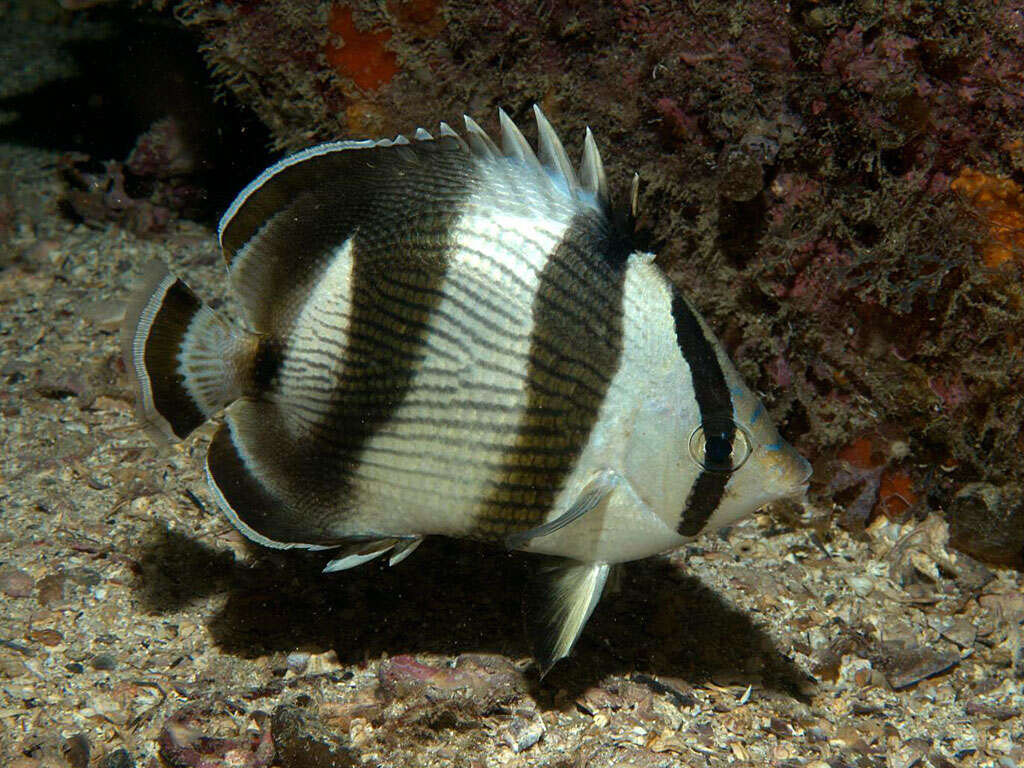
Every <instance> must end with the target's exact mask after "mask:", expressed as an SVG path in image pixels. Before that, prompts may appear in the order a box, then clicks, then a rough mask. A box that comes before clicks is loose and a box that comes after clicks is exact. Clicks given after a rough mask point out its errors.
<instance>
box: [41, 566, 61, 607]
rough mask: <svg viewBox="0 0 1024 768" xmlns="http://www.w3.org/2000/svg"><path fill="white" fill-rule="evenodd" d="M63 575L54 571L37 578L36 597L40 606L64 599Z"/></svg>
mask: <svg viewBox="0 0 1024 768" xmlns="http://www.w3.org/2000/svg"><path fill="white" fill-rule="evenodd" d="M65 580H66V579H65V576H64V574H62V573H54V574H50V575H49V576H44V577H43V578H41V579H40V580H39V584H38V586H39V594H38V596H37V597H36V599H37V600H38V601H39V604H40V605H42V606H47V605H50V603H56V602H58V601H60V600H63V599H64V582H65Z"/></svg>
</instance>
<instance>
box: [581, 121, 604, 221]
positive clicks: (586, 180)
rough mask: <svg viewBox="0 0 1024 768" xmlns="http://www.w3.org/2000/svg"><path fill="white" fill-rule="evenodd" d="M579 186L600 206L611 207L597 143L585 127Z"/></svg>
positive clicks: (588, 128)
mask: <svg viewBox="0 0 1024 768" xmlns="http://www.w3.org/2000/svg"><path fill="white" fill-rule="evenodd" d="M580 185H581V186H582V187H583V189H585V190H586V191H587V192H589V193H590V194H592V195H593V196H594V197H596V198H597V199H598V200H599V201H600V202H601V204H602V205H604V206H610V205H611V200H609V198H608V178H607V177H606V176H605V173H604V164H603V163H602V162H601V154H600V153H599V152H598V151H597V142H596V141H594V134H593V133H591V131H590V127H589V126H588V127H587V134H586V136H585V137H584V138H583V159H582V160H581V161H580Z"/></svg>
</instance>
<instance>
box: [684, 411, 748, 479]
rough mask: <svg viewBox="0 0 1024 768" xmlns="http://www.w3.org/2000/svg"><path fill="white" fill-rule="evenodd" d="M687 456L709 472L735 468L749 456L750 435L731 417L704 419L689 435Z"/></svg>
mask: <svg viewBox="0 0 1024 768" xmlns="http://www.w3.org/2000/svg"><path fill="white" fill-rule="evenodd" d="M690 456H691V457H693V460H694V461H696V462H697V463H698V464H700V465H701V466H702V467H703V468H704V469H706V470H708V471H709V472H735V471H736V470H737V469H739V468H740V467H741V466H743V462H745V461H746V460H747V458H748V457H749V456H750V438H748V437H747V433H746V432H745V431H744V430H743V429H742V428H741V427H740V426H739V425H738V424H737V423H736V422H734V421H733V420H732V419H727V418H712V419H707V420H706V421H705V422H704V423H703V424H701V425H700V426H699V427H697V429H695V430H694V431H693V434H692V435H690Z"/></svg>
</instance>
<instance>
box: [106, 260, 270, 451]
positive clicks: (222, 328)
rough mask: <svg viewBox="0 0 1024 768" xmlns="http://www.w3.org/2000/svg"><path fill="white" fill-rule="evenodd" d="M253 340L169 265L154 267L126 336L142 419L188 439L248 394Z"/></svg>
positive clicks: (132, 307) (130, 312) (132, 304)
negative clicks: (245, 377) (245, 390)
mask: <svg viewBox="0 0 1024 768" xmlns="http://www.w3.org/2000/svg"><path fill="white" fill-rule="evenodd" d="M253 339H255V337H254V336H252V335H251V334H248V333H246V332H245V331H242V330H240V329H238V328H235V327H234V326H232V325H231V324H230V323H229V322H227V321H226V320H224V319H223V318H222V317H220V316H219V315H218V314H217V313H215V312H214V311H213V310H212V309H210V308H209V307H208V306H206V305H205V304H204V303H203V302H202V301H201V300H200V299H199V297H198V296H196V295H195V293H193V292H192V289H191V288H189V287H188V286H187V285H185V283H183V282H182V281H181V280H179V279H178V278H176V277H174V275H172V274H170V273H169V272H168V271H167V268H166V267H164V265H163V264H153V265H150V266H149V267H148V268H147V269H146V271H145V272H144V274H143V277H142V282H141V283H140V284H139V287H138V288H137V290H136V292H135V294H134V295H133V297H132V298H131V300H130V301H129V304H128V309H127V312H126V313H125V319H124V325H123V326H122V329H121V343H122V353H123V355H124V361H125V365H126V366H127V367H128V369H129V370H130V371H131V372H132V374H133V375H134V377H135V403H136V411H137V412H138V415H139V418H140V419H141V420H142V421H143V422H145V423H146V424H147V425H148V426H150V427H152V428H154V429H155V430H157V431H158V432H160V433H162V434H163V435H165V436H167V437H171V438H178V439H182V438H185V437H187V436H188V435H189V433H191V432H192V431H193V430H194V429H195V428H196V427H198V426H200V425H201V424H202V423H203V422H205V421H206V420H207V419H209V418H210V417H211V416H213V415H214V414H215V413H217V412H218V411H220V410H221V409H223V408H224V407H225V406H226V405H228V404H230V403H231V402H233V401H234V400H236V399H237V398H238V397H239V396H240V395H241V394H242V376H241V371H244V370H246V369H247V368H248V366H247V365H246V364H245V360H246V359H247V357H251V356H252V350H253V349H254V348H255V343H254V341H253Z"/></svg>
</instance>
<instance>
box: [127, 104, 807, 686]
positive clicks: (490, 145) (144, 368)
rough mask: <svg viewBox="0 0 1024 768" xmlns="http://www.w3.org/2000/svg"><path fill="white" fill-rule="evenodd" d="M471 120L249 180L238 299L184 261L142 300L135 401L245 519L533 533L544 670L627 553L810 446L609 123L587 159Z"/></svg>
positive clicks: (299, 162)
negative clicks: (705, 302)
mask: <svg viewBox="0 0 1024 768" xmlns="http://www.w3.org/2000/svg"><path fill="white" fill-rule="evenodd" d="M535 113H536V120H537V132H538V135H539V142H538V144H539V146H538V150H537V151H536V152H535V151H534V150H533V149H532V148H531V146H530V145H529V143H528V142H527V141H526V140H525V139H524V137H523V135H522V133H521V132H520V131H519V129H518V128H517V127H516V126H515V125H514V124H513V122H512V121H511V120H510V119H509V117H508V116H507V115H506V114H505V113H504V112H501V113H499V118H500V125H501V140H500V146H499V145H498V144H496V143H495V142H493V141H492V140H491V139H490V138H489V137H488V135H487V134H486V133H485V132H484V131H483V130H482V129H481V128H480V127H479V126H478V125H477V124H476V123H475V122H473V121H472V120H471V119H469V118H466V121H465V130H464V131H463V132H462V133H461V134H459V133H457V132H456V131H454V130H452V129H451V128H450V127H449V126H448V125H446V124H444V123H442V124H441V125H440V129H439V130H438V131H436V133H435V135H431V134H430V133H428V132H426V131H424V130H422V129H420V130H418V131H416V133H415V134H414V135H413V137H412V138H408V139H407V138H405V137H402V136H399V137H398V138H396V139H394V140H385V141H342V142H336V143H329V144H322V145H319V146H315V147H312V148H310V149H307V150H305V151H302V152H299V153H298V154H295V155H292V156H291V157H288V158H286V159H284V160H282V161H281V162H279V163H277V164H276V165H274V166H272V167H271V168H269V169H267V170H266V171H265V172H264V173H262V174H261V175H260V176H259V177H258V178H257V179H256V180H254V181H253V182H252V183H251V184H249V186H248V187H246V188H245V189H244V190H243V191H242V192H241V194H240V195H239V196H238V198H237V199H236V200H235V201H234V203H233V204H232V205H231V207H230V209H229V210H228V211H227V213H226V214H225V215H224V217H223V219H222V221H221V223H220V229H219V238H220V245H221V248H222V250H223V253H224V257H225V260H226V263H227V272H228V280H229V283H230V287H231V289H232V291H233V292H234V294H235V296H236V298H237V300H238V304H239V306H240V308H241V316H240V317H237V318H234V319H228V318H227V317H225V316H223V315H222V314H220V313H217V312H214V311H213V310H212V309H210V308H209V307H208V306H207V305H206V304H204V303H203V301H202V300H201V299H200V298H198V297H197V296H196V294H195V293H194V292H193V291H192V290H191V289H190V288H189V287H188V286H187V285H186V284H185V283H184V282H182V281H181V280H179V279H178V278H176V277H175V276H173V275H171V274H169V272H168V271H167V270H166V268H164V267H163V266H158V267H155V268H153V269H151V270H150V272H149V273H148V274H147V275H146V277H145V284H144V285H143V286H142V287H141V288H140V290H139V291H138V293H137V296H136V298H135V299H134V301H133V302H132V304H131V306H130V307H129V311H128V313H127V316H126V321H125V329H124V354H125V360H126V363H127V365H128V368H129V370H131V371H132V372H133V373H134V375H135V378H136V382H137V393H136V394H137V402H138V412H139V415H140V418H141V419H142V421H144V422H145V423H146V424H147V425H148V426H150V427H151V428H153V431H155V432H158V433H161V434H163V435H165V436H167V437H169V438H172V439H179V440H180V439H183V438H185V437H187V436H188V435H189V434H190V433H191V432H192V431H193V430H195V429H196V428H197V427H199V426H200V425H201V424H203V423H204V422H206V421H207V420H210V419H217V420H218V423H219V426H217V427H216V431H215V433H214V435H213V438H212V442H211V443H210V446H209V449H208V453H207V457H206V474H207V478H208V481H209V486H210V491H211V493H212V495H213V498H214V499H215V500H216V503H217V505H218V506H219V507H220V509H221V511H222V512H223V513H224V514H225V515H226V516H227V518H228V519H229V520H230V521H231V522H232V523H233V524H234V525H235V526H237V528H238V529H239V530H240V531H241V532H242V533H244V534H245V535H246V536H248V537H249V538H250V539H252V540H254V541H256V542H259V543H260V544H263V545H265V546H268V547H278V548H285V549H286V548H292V547H300V548H307V549H328V548H331V549H336V550H337V557H336V558H335V559H334V560H333V561H331V563H330V564H329V565H328V566H327V569H326V570H328V571H336V570H342V569H345V568H350V567H352V566H356V565H359V564H361V563H364V562H366V561H368V560H371V559H373V558H376V557H381V556H387V557H388V558H389V562H390V563H391V564H392V565H394V564H396V563H397V562H398V561H399V560H402V559H403V558H405V557H407V556H408V555H409V554H411V553H412V551H413V550H414V549H415V547H416V546H417V545H418V544H419V543H420V541H421V540H422V539H423V538H424V537H425V536H431V535H440V536H454V537H464V538H469V539H477V540H483V541H488V542H493V543H495V544H497V545H499V546H503V547H507V548H510V549H515V550H521V551H523V552H528V553H533V554H534V555H535V556H537V560H538V563H537V568H536V572H537V574H538V578H539V579H541V580H543V584H544V588H543V589H541V590H539V593H540V594H541V595H542V596H543V597H542V601H541V605H539V606H537V607H536V608H535V610H533V611H532V623H533V624H534V626H535V627H536V633H535V638H534V640H535V652H536V657H537V659H538V662H539V664H540V666H541V669H542V671H543V672H546V671H547V670H548V669H549V668H550V667H551V665H552V664H553V663H554V662H555V661H557V660H558V659H559V658H562V657H564V656H566V655H567V654H568V653H569V652H570V650H571V649H572V647H573V644H574V643H575V642H576V639H577V638H578V637H579V634H580V632H581V631H582V629H583V626H584V624H585V623H586V621H587V619H588V618H589V617H590V615H591V613H592V611H593V610H594V607H595V605H596V604H597V602H598V600H599V599H600V597H601V593H602V591H603V589H604V586H605V582H606V581H607V579H608V574H609V569H610V568H611V567H612V566H613V565H614V564H616V563H621V562H624V561H629V560H635V559H638V558H644V557H648V556H651V555H654V554H657V553H660V552H664V551H666V550H669V549H672V548H673V547H678V546H679V545H681V544H682V543H684V542H686V541H688V540H690V539H692V538H693V537H695V536H697V535H699V534H701V533H703V532H705V531H708V530H713V529H715V528H719V527H721V526H724V525H727V524H729V523H732V522H733V521H736V520H738V519H739V518H741V517H743V516H744V515H747V514H749V513H751V512H752V511H754V510H756V509H757V508H759V507H761V506H763V505H765V504H767V503H769V502H771V501H773V500H776V499H780V498H782V497H786V496H791V495H800V494H802V493H803V491H804V490H805V488H806V483H807V481H808V478H809V475H810V467H809V465H808V463H807V462H806V461H805V460H804V459H803V458H801V456H800V455H799V454H798V453H797V452H796V451H795V450H794V449H793V448H792V447H791V446H790V445H789V444H787V443H786V442H785V441H783V440H782V438H780V436H779V434H778V432H777V431H776V428H775V427H774V426H773V425H772V423H771V422H770V420H769V419H768V417H767V415H766V413H765V409H764V407H763V406H762V404H761V403H760V402H759V400H758V398H757V396H756V395H755V394H754V393H753V392H752V391H751V390H750V389H749V388H748V387H747V386H746V385H745V384H744V383H743V381H742V380H741V378H740V376H739V374H738V373H737V371H736V368H735V367H734V366H733V364H732V363H731V362H730V361H729V359H728V357H727V356H726V353H725V352H724V351H723V349H722V346H721V344H720V343H719V342H718V341H717V340H716V338H715V336H714V334H713V333H712V332H711V330H710V329H709V328H708V326H707V324H706V323H705V321H704V320H703V319H702V318H701V317H700V315H699V314H698V313H697V312H696V311H695V310H694V308H693V306H692V305H691V304H690V303H689V301H688V300H687V299H686V298H684V297H683V295H682V294H681V293H680V292H679V291H678V290H677V289H676V288H675V287H674V286H673V285H672V284H671V283H670V282H669V280H668V279H667V278H666V276H665V275H664V273H663V272H662V271H661V269H659V267H658V266H657V265H656V264H655V261H654V256H653V255H652V254H650V253H646V252H643V251H642V250H638V249H637V248H636V247H635V246H634V244H633V237H632V233H631V228H632V224H631V216H630V213H635V205H636V186H635V183H634V187H633V190H632V195H631V200H630V201H629V203H628V204H627V205H625V206H623V209H624V210H625V215H618V214H617V211H618V210H620V209H619V208H617V207H613V205H612V201H611V199H610V197H609V192H608V184H607V181H606V178H605V172H604V170H603V167H602V164H601V158H600V155H599V154H598V150H597V145H596V143H595V141H594V137H593V135H592V134H591V133H590V131H589V129H588V130H587V132H586V135H585V139H584V143H583V158H582V163H581V164H580V166H579V168H578V170H577V169H574V168H573V166H572V165H571V164H570V162H569V159H568V157H567V155H566V152H565V149H564V148H563V146H562V143H561V142H560V141H559V139H558V137H557V136H556V135H555V132H554V131H553V130H552V128H551V125H550V124H549V123H548V121H547V120H546V119H545V118H544V116H543V114H541V112H540V110H539V109H535Z"/></svg>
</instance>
